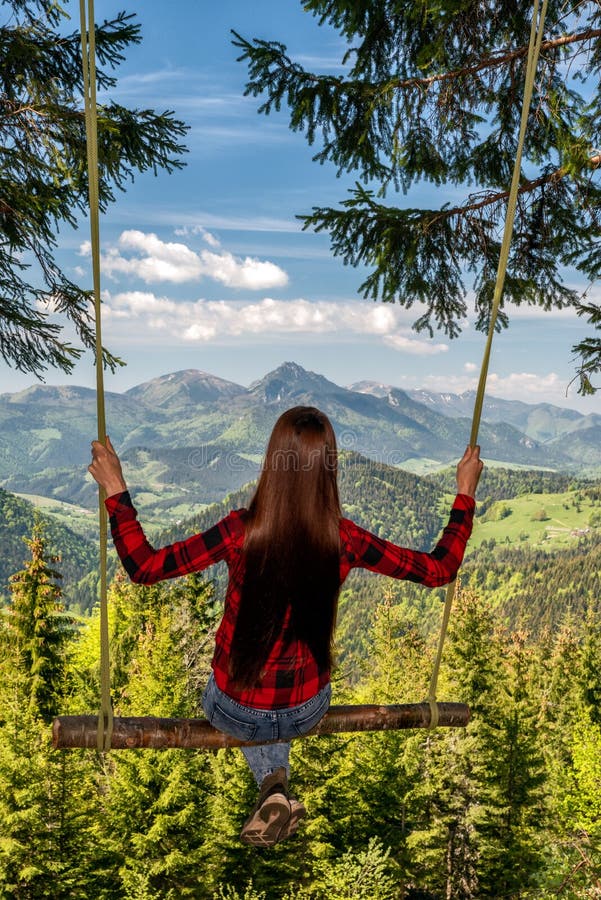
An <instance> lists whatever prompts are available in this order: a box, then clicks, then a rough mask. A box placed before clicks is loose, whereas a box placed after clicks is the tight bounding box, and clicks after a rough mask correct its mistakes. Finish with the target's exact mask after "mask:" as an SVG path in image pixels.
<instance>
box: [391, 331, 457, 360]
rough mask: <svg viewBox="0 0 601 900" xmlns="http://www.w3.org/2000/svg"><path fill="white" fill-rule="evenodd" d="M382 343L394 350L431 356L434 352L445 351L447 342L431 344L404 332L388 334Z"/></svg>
mask: <svg viewBox="0 0 601 900" xmlns="http://www.w3.org/2000/svg"><path fill="white" fill-rule="evenodd" d="M384 343H386V344H388V345H389V347H394V349H395V350H404V351H405V353H413V354H415V355H416V356H433V355H434V354H435V353H446V352H447V350H448V349H449V347H448V345H447V344H431V343H426V342H425V341H420V340H417V339H416V338H412V337H408V336H407V335H404V334H389V335H386V337H385V338H384Z"/></svg>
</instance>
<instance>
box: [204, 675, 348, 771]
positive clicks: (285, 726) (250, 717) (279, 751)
mask: <svg viewBox="0 0 601 900" xmlns="http://www.w3.org/2000/svg"><path fill="white" fill-rule="evenodd" d="M331 695H332V687H331V685H330V684H326V686H325V687H323V688H322V689H321V690H320V691H319V693H318V694H315V696H314V697H311V699H310V700H307V702H306V703H301V705H300V706H292V707H290V708H289V709H254V708H253V707H251V706H242V704H241V703H237V702H236V701H235V700H232V698H231V697H228V695H227V694H224V693H223V691H221V690H220V689H219V688H218V687H217V685H216V684H215V677H214V675H213V673H212V672H211V676H210V678H209V681H208V683H207V686H206V688H205V690H204V693H203V695H202V708H203V709H204V711H205V715H206V717H207V719H208V720H209V722H210V723H211V725H212V726H213V727H214V728H216V729H217V730H218V731H223V732H224V734H229V735H230V736H231V737H235V738H238V740H241V741H257V742H258V743H257V744H256V746H254V747H241V748H240V749H241V750H242V752H243V753H244V756H245V757H246V761H247V763H248V765H249V766H250V768H251V771H252V773H253V775H254V776H255V781H256V782H257V784H258V785H259V787H260V786H261V784H262V782H263V779H264V778H265V777H266V776H267V775H270V774H271V773H272V772H274V771H275V770H276V769H278V768H280V767H283V768H284V769H286V775H287V776H288V777H289V776H290V763H289V756H290V739H291V738H293V737H299V736H300V735H302V734H306V733H307V731H310V730H311V729H312V728H313V726H314V725H317V723H318V722H319V720H320V719H321V718H322V717H323V716H324V715H325V713H326V712H327V710H328V707H329V705H330V697H331ZM261 741H284V742H285V743H280V744H262V743H261Z"/></svg>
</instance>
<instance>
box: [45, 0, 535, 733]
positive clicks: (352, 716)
mask: <svg viewBox="0 0 601 900" xmlns="http://www.w3.org/2000/svg"><path fill="white" fill-rule="evenodd" d="M547 2H548V0H543V3H542V8H541V10H540V16H539V0H534V9H533V14H532V25H531V30H530V43H529V47H528V61H527V67H526V79H525V86H524V100H523V105H522V116H521V122H520V132H519V138H518V147H517V152H516V160H515V165H514V169H513V178H512V182H511V188H510V191H509V197H508V201H507V213H506V218H505V226H504V232H503V242H502V245H501V252H500V257H499V265H498V269H497V279H496V284H495V290H494V296H493V303H492V308H491V319H490V325H489V329H488V336H487V340H486V345H485V350H484V356H483V361H482V367H481V370H480V378H479V383H478V390H477V393H476V400H475V405H474V413H473V420H472V429H471V435H470V446H472V447H473V446H475V445H476V444H477V442H478V431H479V427H480V419H481V416H482V407H483V403H484V393H485V390H486V379H487V375H488V366H489V361H490V352H491V347H492V339H493V335H494V331H495V324H496V320H497V314H498V310H499V306H500V302H501V297H502V294H503V285H504V281H505V273H506V270H507V262H508V258H509V248H510V243H511V234H512V230H513V222H514V217H515V209H516V204H517V195H518V190H519V178H520V170H521V162H522V151H523V147H524V139H525V135H526V125H527V121H528V114H529V110H530V102H531V99H532V91H533V86H534V77H535V74H536V65H537V61H538V56H539V52H540V46H541V41H542V34H543V28H544V21H545V14H546V10H547ZM80 19H81V46H82V62H83V84H84V100H85V117H86V140H87V157H88V172H89V195H90V230H91V243H92V261H93V263H92V268H93V282H94V308H95V317H96V388H97V391H96V393H97V413H98V440H99V441H101V442H103V441H104V437H105V434H106V425H105V411H104V384H103V368H102V340H101V316H100V241H99V212H98V146H97V120H96V67H95V34H94V0H88V22H87V24H86V11H85V0H80ZM537 22H538V24H537ZM99 531H100V651H101V653H100V702H101V707H100V712H99V713H98V715H96V716H94V715H86V716H58V717H57V718H56V719H55V720H54V723H53V726H52V738H53V745H54V747H55V748H56V749H67V748H73V747H87V748H93V747H96V748H97V749H98V750H100V751H107V750H110V749H114V750H126V749H135V748H156V749H158V748H194V749H198V748H204V749H218V748H220V747H237V746H242V745H243V742H242V741H238V740H236V739H235V738H231V737H229V736H228V735H225V734H223V733H222V732H219V731H217V730H216V729H214V728H213V727H212V726H211V725H210V724H209V723H208V722H207V721H206V720H205V719H165V718H155V717H113V710H112V704H111V695H110V667H109V628H108V608H107V576H106V545H107V537H108V529H107V517H106V512H105V508H104V491H103V489H102V488H101V487H99ZM455 585H456V581H453V582H451V584H449V585H448V586H447V595H446V601H445V606H444V611H443V616H442V624H441V630H440V635H439V639H438V647H437V651H436V657H435V661H434V667H433V671H432V676H431V679H430V687H429V692H428V698H427V700H426V701H424V702H422V703H412V704H411V703H408V704H396V705H393V706H378V705H364V706H331V707H330V709H329V711H328V712H327V713H326V715H325V716H324V718H323V719H322V720H321V721H320V722H319V723H318V724H317V725H316V726H315V728H313V729H312V730H311V731H310V732H308V734H307V735H304V736H310V735H323V734H334V733H339V732H357V731H387V730H391V729H401V728H403V729H404V728H436V727H437V726H442V727H448V728H457V727H465V726H466V725H467V724H468V722H469V718H470V710H469V707H468V706H467V705H466V704H464V703H441V702H438V701H437V699H436V692H437V685H438V673H439V670H440V664H441V660H442V651H443V646H444V641H445V637H446V632H447V627H448V623H449V618H450V614H451V608H452V605H453V599H454V597H455Z"/></svg>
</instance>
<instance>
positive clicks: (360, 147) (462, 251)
mask: <svg viewBox="0 0 601 900" xmlns="http://www.w3.org/2000/svg"><path fill="white" fill-rule="evenodd" d="M301 2H302V6H303V9H304V10H306V11H307V12H308V13H310V14H312V15H313V16H315V18H316V20H317V22H318V23H319V24H320V25H327V26H330V27H332V28H333V29H334V30H335V31H337V32H338V34H339V35H340V38H341V44H342V48H343V49H342V50H341V59H340V64H339V66H338V67H337V70H336V71H335V72H334V73H328V74H320V73H319V72H313V71H309V70H307V69H306V68H305V67H304V66H303V65H302V64H301V63H300V62H297V61H295V60H294V59H293V58H291V57H290V56H289V55H288V53H287V49H286V47H285V46H284V45H283V44H282V43H280V42H279V41H277V40H264V39H258V38H255V39H254V40H249V39H247V38H244V37H242V36H240V35H238V34H236V33H234V34H235V39H234V44H235V46H237V47H238V48H239V49H240V51H241V55H240V59H241V60H243V61H245V62H246V63H247V64H248V72H249V80H248V83H247V87H246V93H247V94H251V95H253V96H258V97H261V99H262V105H261V106H260V107H259V112H261V113H264V114H270V113H271V112H273V111H276V110H279V109H280V108H281V106H282V105H284V106H287V107H288V110H289V123H290V128H291V129H292V130H293V131H300V132H302V133H303V134H304V135H305V137H306V139H307V141H308V143H309V144H311V145H316V146H317V152H316V154H315V157H314V159H315V160H316V161H318V162H320V163H332V164H333V165H334V167H335V168H336V170H337V172H338V173H339V174H340V173H353V174H355V175H356V177H357V181H356V184H355V187H354V188H353V189H351V190H350V191H349V195H348V197H347V198H346V199H345V200H343V201H342V202H341V203H340V205H339V206H338V207H329V206H319V205H317V206H315V207H314V208H313V212H312V213H311V214H309V215H302V216H300V218H301V219H302V220H303V222H304V226H305V228H312V229H314V230H316V231H324V232H326V233H328V234H329V236H330V240H331V247H332V250H333V252H334V254H335V255H337V256H340V257H341V258H342V260H343V261H344V262H345V263H346V264H351V265H354V266H358V265H361V266H365V267H367V270H368V274H367V277H366V278H365V280H364V281H363V283H362V285H361V286H360V290H361V291H362V292H363V294H364V295H365V296H366V297H368V298H372V299H374V300H375V299H378V298H380V299H382V300H384V301H396V302H397V303H399V304H400V305H402V306H404V307H407V308H410V307H414V306H415V307H417V309H418V313H417V316H416V321H415V325H414V327H415V328H416V329H417V330H418V331H423V330H426V331H429V332H430V333H432V330H433V328H435V327H436V328H441V329H443V330H444V331H445V332H446V333H447V334H449V335H450V336H451V337H454V336H456V335H457V334H458V332H459V330H460V324H461V321H462V320H463V319H464V318H465V316H466V313H467V302H466V298H467V295H468V293H469V292H470V289H471V290H473V293H474V297H475V312H476V318H477V327H478V328H480V329H484V328H486V327H487V325H488V320H489V317H490V309H491V301H492V294H493V285H494V280H495V274H496V268H497V263H498V258H499V248H500V237H499V232H500V228H499V226H500V224H501V223H502V220H503V215H504V210H505V205H506V204H505V201H506V199H507V190H508V188H509V183H510V180H511V172H512V168H513V164H514V159H515V155H516V144H517V136H518V130H519V120H520V114H521V103H522V88H523V84H524V72H525V61H526V55H527V47H528V38H529V31H530V17H531V13H532V4H524V3H519V2H516V0H510V2H504V3H490V2H487V0H465V2H461V3H456V2H454V0H441V2H438V3H435V4H423V3H399V2H398V0H370V2H369V3H367V2H360V3H358V2H356V0H301ZM274 37H276V38H277V35H274ZM600 61H601V10H600V9H599V5H598V3H596V2H594V0H585V2H584V3H575V2H574V3H570V4H568V5H567V6H566V4H565V3H563V2H560V0H550V2H549V4H548V11H547V17H546V25H545V33H544V41H543V44H542V51H541V58H540V62H539V66H538V72H537V79H536V86H535V92H534V98H533V104H532V109H533V114H532V115H531V117H530V123H529V128H528V132H527V135H526V145H525V153H524V163H523V169H522V177H521V185H520V195H519V203H518V209H517V216H516V223H515V229H514V238H513V245H512V252H511V258H510V263H509V270H508V278H507V281H506V285H505V301H511V302H512V303H515V304H527V305H539V306H541V307H542V308H544V309H550V308H551V307H553V306H556V307H560V308H561V307H564V306H575V308H576V310H577V311H578V313H579V314H580V315H582V316H583V317H584V318H585V319H586V320H588V321H589V322H590V324H591V325H592V326H593V327H594V328H599V325H600V324H601V308H600V307H599V305H598V303H597V302H596V301H595V300H594V299H593V298H592V297H589V296H587V295H586V294H585V295H583V296H580V295H579V293H578V291H576V290H575V289H574V288H573V287H571V286H570V284H569V282H568V281H567V278H568V275H567V274H566V270H567V267H569V269H570V270H571V271H575V272H576V273H578V276H579V280H581V281H582V282H584V283H585V284H586V283H587V282H594V281H595V279H597V278H598V277H599V274H600V273H601V253H600V252H599V237H600V236H601V229H600V225H599V217H598V208H599V204H600V201H601V186H600V184H599V172H600V164H601V154H600V152H599V147H600V146H601V140H600V137H601V135H600V132H599V122H600V121H601V94H600V93H599V92H598V91H596V90H595V89H594V86H595V85H596V84H597V83H598V81H599V66H600ZM587 81H588V83H585V85H584V86H583V85H582V84H581V82H587ZM420 182H429V183H431V184H432V185H435V186H437V187H439V188H440V189H441V202H440V203H439V204H435V205H434V206H433V207H432V208H427V207H425V206H424V207H420V208H416V206H415V204H414V202H413V200H412V196H411V189H412V188H413V187H414V186H415V185H416V184H418V183H420ZM401 193H402V194H406V193H408V194H409V197H408V199H407V200H403V198H402V197H401V196H400V195H401ZM449 193H451V194H452V195H453V202H449V201H447V199H446V198H447V196H448V195H449ZM391 194H392V195H393V196H392V199H391V200H386V199H385V198H386V197H388V196H390V195H391ZM457 195H459V197H460V199H458V200H455V199H454V198H455V196H457ZM461 195H463V196H461ZM470 282H471V283H470ZM509 315H510V313H509ZM507 321H508V311H507V309H505V310H504V311H503V310H502V312H501V317H500V323H501V324H507ZM574 350H575V351H576V353H577V354H578V355H579V356H580V357H581V364H580V366H579V373H580V377H581V385H580V390H581V391H583V392H587V391H590V390H592V389H593V388H592V386H591V383H590V380H589V379H590V376H591V375H592V374H593V373H595V372H599V371H600V370H601V338H599V337H596V336H594V335H593V336H591V337H590V338H588V339H586V340H584V341H582V342H581V343H579V344H578V345H576V347H575V348H574Z"/></svg>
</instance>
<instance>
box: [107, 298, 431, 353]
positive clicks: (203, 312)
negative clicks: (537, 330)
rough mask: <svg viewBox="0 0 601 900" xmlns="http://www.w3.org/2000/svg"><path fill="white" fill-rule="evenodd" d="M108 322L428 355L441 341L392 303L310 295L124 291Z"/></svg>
mask: <svg viewBox="0 0 601 900" xmlns="http://www.w3.org/2000/svg"><path fill="white" fill-rule="evenodd" d="M104 309H105V317H106V321H107V325H108V326H109V327H110V325H111V322H115V324H117V322H119V326H120V327H123V326H125V325H127V326H128V327H130V328H131V329H134V330H135V334H136V335H137V336H138V337H146V338H147V339H148V340H149V341H152V340H153V339H154V340H156V338H157V337H161V338H162V339H164V338H166V337H170V338H172V339H176V340H178V341H182V342H184V343H187V344H189V343H193V342H201V343H202V342H206V341H211V340H224V339H231V338H243V337H245V336H253V335H254V336H261V337H268V336H278V335H280V336H281V335H290V334H295V335H302V334H307V335H308V334H320V335H333V336H334V335H335V336H341V337H352V336H355V335H356V336H361V337H372V338H379V339H380V340H381V341H382V342H383V343H385V344H387V345H388V346H390V347H393V348H394V349H395V350H399V351H402V352H404V353H411V354H413V355H417V356H432V355H434V354H438V353H444V352H446V351H447V350H448V347H447V345H446V344H442V343H435V342H433V341H430V340H426V339H424V338H421V337H418V336H417V335H416V334H415V332H412V330H411V328H410V327H408V326H407V325H405V324H403V322H402V320H401V318H400V316H399V311H398V309H397V308H392V307H391V306H390V305H383V304H379V305H372V304H370V305H369V306H367V305H364V304H360V303H357V302H354V303H333V302H328V301H321V302H319V301H318V302H311V301H309V300H304V299H297V300H274V299H272V298H270V297H266V298H264V299H263V300H260V301H257V302H250V303H241V302H235V301H230V300H195V301H175V300H171V299H169V298H168V297H158V296H156V294H154V293H151V292H149V291H126V292H123V293H119V294H116V295H114V296H111V295H110V294H107V295H106V297H105V305H104Z"/></svg>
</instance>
